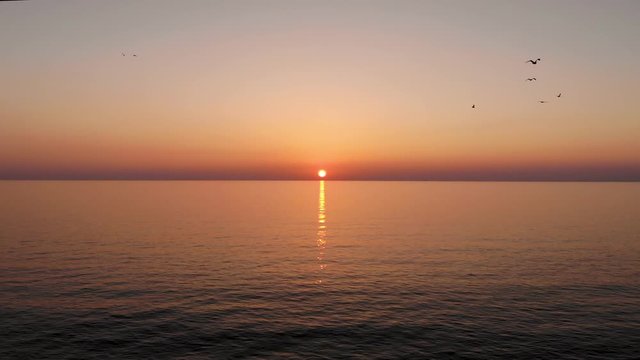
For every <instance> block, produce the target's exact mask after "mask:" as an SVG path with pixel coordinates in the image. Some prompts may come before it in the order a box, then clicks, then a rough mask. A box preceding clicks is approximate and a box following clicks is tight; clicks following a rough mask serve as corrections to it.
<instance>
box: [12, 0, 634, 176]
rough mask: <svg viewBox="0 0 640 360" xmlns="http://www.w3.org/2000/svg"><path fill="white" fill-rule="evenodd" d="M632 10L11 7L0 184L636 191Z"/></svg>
mask: <svg viewBox="0 0 640 360" xmlns="http://www.w3.org/2000/svg"><path fill="white" fill-rule="evenodd" d="M638 19H640V1H635V0H629V1H624V0H615V1H600V0H598V1H596V0H536V1H533V0H532V1H517V0H504V1H488V0H487V1H477V0H469V1H451V0H441V1H428V0H424V1H398V0H394V1H391V0H389V1H374V0H367V1H365V0H333V1H332V0H323V1H309V0H291V1H275V0H273V1H272V0H255V1H243V0H229V1H212V0H180V1H175V0H166V1H165V0H138V1H131V0H126V1H125V0H119V1H118V0H109V1H98V0H96V1H91V0H76V1H64V0H56V1H36V0H34V1H22V2H0V49H1V54H2V56H0V83H1V84H2V86H0V178H5V179H11V178H17V179H20V178H33V179H43V178H56V179H57V178H69V179H72V178H90V179H100V178H116V179H119V178H132V179H144V178H150V179H161V178H169V179H174V178H194V179H200V178H202V179H204V178H215V179H218V178H219V179H228V178H242V179H258V178H262V179H303V178H314V177H315V174H316V171H317V169H318V168H326V169H327V170H328V172H329V178H333V179H459V180H473V179H480V180H490V179H494V180H495V179H500V180H527V179H528V180H640V103H639V101H640V21H638ZM121 52H125V53H127V54H128V56H125V57H123V56H121ZM132 53H136V54H137V55H138V56H137V57H136V58H133V57H131V56H129V55H130V54H132ZM537 57H541V58H542V59H543V60H542V61H541V62H540V63H539V64H538V65H536V66H533V65H530V64H525V61H526V60H527V59H529V58H537ZM532 76H535V77H536V78H537V79H538V81H537V82H535V83H527V82H526V81H525V79H526V78H527V77H532ZM559 92H562V93H563V96H562V97H561V98H560V99H558V98H556V97H555V95H556V94H558V93H559ZM538 100H548V101H549V103H547V104H539V103H537V101H538ZM472 104H476V106H477V108H476V109H475V110H474V109H471V105H472Z"/></svg>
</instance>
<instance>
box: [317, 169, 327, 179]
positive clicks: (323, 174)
mask: <svg viewBox="0 0 640 360" xmlns="http://www.w3.org/2000/svg"><path fill="white" fill-rule="evenodd" d="M318 176H320V177H321V178H323V177H325V176H327V172H326V171H325V170H324V169H320V170H318Z"/></svg>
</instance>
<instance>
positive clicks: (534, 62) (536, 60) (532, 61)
mask: <svg viewBox="0 0 640 360" xmlns="http://www.w3.org/2000/svg"><path fill="white" fill-rule="evenodd" d="M538 61H540V58H538V59H535V60H528V61H527V62H528V63H532V64H533V65H535V64H537V63H538Z"/></svg>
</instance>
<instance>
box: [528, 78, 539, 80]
mask: <svg viewBox="0 0 640 360" xmlns="http://www.w3.org/2000/svg"><path fill="white" fill-rule="evenodd" d="M536 80H538V79H536V78H528V79H527V81H536Z"/></svg>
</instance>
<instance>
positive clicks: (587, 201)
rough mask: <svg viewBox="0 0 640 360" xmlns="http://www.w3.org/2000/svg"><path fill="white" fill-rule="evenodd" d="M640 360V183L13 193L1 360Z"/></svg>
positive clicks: (52, 185)
mask: <svg viewBox="0 0 640 360" xmlns="http://www.w3.org/2000/svg"><path fill="white" fill-rule="evenodd" d="M639 358H640V183H614V182H610V183H589V182H581V183H571V182H537V183H536V182H411V181H403V182H391V181H387V182H376V181H331V180H325V181H2V182H0V359H639Z"/></svg>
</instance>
